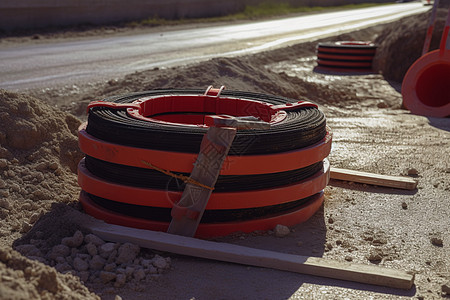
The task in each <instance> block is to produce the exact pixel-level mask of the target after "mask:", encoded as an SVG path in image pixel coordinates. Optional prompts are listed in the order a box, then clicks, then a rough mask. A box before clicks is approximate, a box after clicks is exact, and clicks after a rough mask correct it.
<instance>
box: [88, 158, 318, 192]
mask: <svg viewBox="0 0 450 300" xmlns="http://www.w3.org/2000/svg"><path fill="white" fill-rule="evenodd" d="M322 166H323V162H322V161H319V162H317V163H314V164H312V165H310V166H307V167H305V168H301V169H295V170H291V171H286V172H279V173H270V174H258V175H255V174H253V175H219V178H218V180H217V183H216V185H215V188H214V192H236V191H248V190H256V189H269V188H275V187H279V186H284V185H288V184H293V183H296V182H299V181H301V180H303V179H306V178H309V177H311V176H313V175H314V174H316V173H317V172H318V171H320V170H321V169H322ZM86 167H87V169H88V170H89V171H90V172H92V173H93V174H95V175H96V176H98V177H100V178H102V179H103V180H107V181H110V182H115V183H121V184H125V185H128V186H135V187H143V188H151V189H166V190H170V191H177V190H183V189H184V186H181V185H180V184H179V183H178V182H177V180H175V179H173V178H172V177H170V176H169V175H166V174H163V173H161V172H159V171H156V170H152V169H146V168H137V167H130V166H125V165H119V164H114V163H110V162H106V161H103V160H99V159H96V158H94V157H90V156H86ZM183 175H185V176H188V175H189V174H183ZM172 179H173V180H172Z"/></svg>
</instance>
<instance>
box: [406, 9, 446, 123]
mask: <svg viewBox="0 0 450 300" xmlns="http://www.w3.org/2000/svg"><path fill="white" fill-rule="evenodd" d="M449 28H450V10H449V14H448V17H447V21H446V24H445V28H444V32H443V33H442V38H441V44H440V49H438V50H434V51H431V52H429V53H427V54H425V55H423V56H422V57H420V58H419V59H418V60H417V61H416V62H415V63H414V64H412V65H411V67H410V68H409V69H408V71H407V73H406V75H405V77H404V79H403V83H402V96H403V105H404V106H405V107H406V108H407V109H408V110H409V111H411V113H413V114H416V115H422V116H428V117H448V116H450V50H449V49H446V42H447V37H448V33H449Z"/></svg>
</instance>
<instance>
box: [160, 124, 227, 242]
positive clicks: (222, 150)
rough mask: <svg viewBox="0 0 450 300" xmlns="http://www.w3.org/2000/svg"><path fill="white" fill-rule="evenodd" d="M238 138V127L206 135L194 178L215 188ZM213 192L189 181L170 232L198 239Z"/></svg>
mask: <svg viewBox="0 0 450 300" xmlns="http://www.w3.org/2000/svg"><path fill="white" fill-rule="evenodd" d="M235 136H236V129H235V128H227V127H224V128H219V127H210V128H209V129H208V131H207V133H206V134H205V135H204V136H203V140H202V143H201V146H200V152H199V155H198V157H197V161H196V162H195V164H194V168H193V169H192V172H191V175H190V178H191V179H193V180H195V181H196V182H198V183H200V184H202V185H205V186H207V187H211V188H213V187H214V185H215V184H216V181H217V178H218V177H219V173H220V169H221V168H222V164H223V161H224V160H225V157H226V156H227V154H228V151H229V150H230V147H231V144H232V142H233V140H234V137H235ZM211 193H212V189H208V188H205V187H202V186H199V185H197V184H193V183H189V182H188V183H187V184H186V187H185V188H184V191H183V194H182V196H181V199H180V201H179V202H178V203H176V204H175V205H174V207H173V208H172V221H171V222H170V225H169V228H168V230H167V232H169V233H173V234H179V235H184V236H190V237H192V236H194V235H195V232H196V231H197V227H198V224H199V223H200V220H201V218H202V216H203V213H204V211H205V208H206V205H207V204H208V200H209V197H210V196H211ZM183 208H184V210H183ZM180 213H181V215H178V216H177V214H180Z"/></svg>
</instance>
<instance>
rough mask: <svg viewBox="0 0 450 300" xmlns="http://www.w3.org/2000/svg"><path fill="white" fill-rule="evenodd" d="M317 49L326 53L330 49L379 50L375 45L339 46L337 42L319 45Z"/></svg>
mask: <svg viewBox="0 0 450 300" xmlns="http://www.w3.org/2000/svg"><path fill="white" fill-rule="evenodd" d="M317 48H322V49H321V50H323V51H326V48H328V49H343V48H344V49H358V50H373V49H377V48H378V47H377V45H375V44H351V42H350V43H349V44H345V43H342V44H338V43H336V42H324V43H319V44H318V46H317Z"/></svg>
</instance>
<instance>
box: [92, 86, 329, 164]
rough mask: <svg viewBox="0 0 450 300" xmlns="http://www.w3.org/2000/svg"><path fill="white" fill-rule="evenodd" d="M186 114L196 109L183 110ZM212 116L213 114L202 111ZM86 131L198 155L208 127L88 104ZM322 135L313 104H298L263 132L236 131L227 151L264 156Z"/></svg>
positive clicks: (278, 101)
mask: <svg viewBox="0 0 450 300" xmlns="http://www.w3.org/2000/svg"><path fill="white" fill-rule="evenodd" d="M203 93H204V90H184V89H183V90H179V89H168V90H153V91H146V92H139V93H133V94H127V95H122V96H115V97H110V98H107V99H104V101H108V102H115V103H132V102H133V101H136V100H138V99H140V98H143V97H149V96H160V95H172V96H173V95H203ZM220 96H222V97H232V98H237V99H247V100H256V101H261V102H266V103H269V104H274V105H282V104H286V103H291V102H296V100H293V99H289V98H285V97H279V96H273V95H266V94H259V93H251V92H241V91H230V90H224V91H223V92H222V93H221V95H220ZM185 113H198V112H195V111H186V112H185ZM202 113H205V114H214V112H202ZM86 131H87V133H89V134H90V135H92V136H94V137H96V138H98V139H102V140H104V141H107V142H111V143H117V144H121V145H127V146H133V147H140V148H147V149H155V150H162V151H175V152H185V153H198V152H199V150H200V144H201V140H202V138H203V135H204V134H205V133H206V131H207V128H205V127H200V126H198V127H196V126H182V125H175V124H169V123H166V124H163V123H156V122H147V121H143V120H139V119H135V118H133V117H131V116H129V115H128V114H127V112H126V110H125V109H111V108H108V107H93V108H90V111H89V116H88V125H87V128H86ZM325 135H326V119H325V116H324V114H323V113H322V112H321V111H320V110H319V109H317V108H315V107H301V108H298V109H295V110H289V111H287V117H286V118H285V119H284V120H282V121H281V122H279V123H276V124H273V125H272V126H271V128H270V129H267V130H239V131H238V132H237V135H236V138H235V139H234V141H233V144H232V146H231V149H230V152H229V154H230V155H252V154H268V153H279V152H285V151H290V150H294V149H299V148H303V147H306V146H309V145H312V144H314V143H317V142H319V141H321V140H322V139H323V138H324V137H325Z"/></svg>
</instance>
